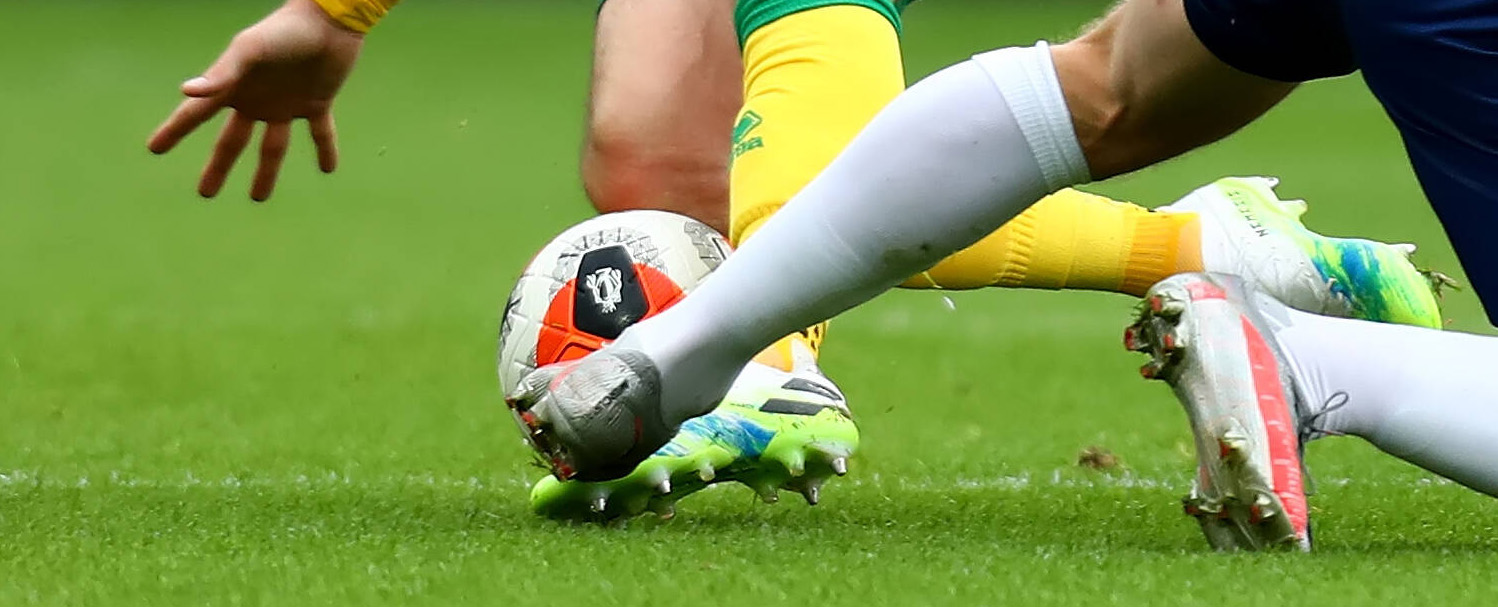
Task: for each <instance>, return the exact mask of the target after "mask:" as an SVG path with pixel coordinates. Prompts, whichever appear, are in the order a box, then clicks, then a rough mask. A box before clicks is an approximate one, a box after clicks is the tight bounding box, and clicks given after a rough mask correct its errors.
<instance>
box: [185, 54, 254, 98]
mask: <svg viewBox="0 0 1498 607" xmlns="http://www.w3.org/2000/svg"><path fill="white" fill-rule="evenodd" d="M240 71H241V70H240V58H239V56H238V53H236V52H235V50H234V49H233V48H230V49H229V50H227V51H224V54H223V56H221V57H219V58H218V61H216V62H214V64H213V65H212V66H210V67H209V68H208V71H206V72H203V75H201V76H198V77H196V78H192V79H190V80H188V81H187V82H183V83H182V94H183V95H187V96H188V97H199V98H201V97H214V96H217V95H218V94H220V93H223V92H224V91H227V90H229V89H230V88H232V87H233V86H234V84H235V83H237V82H238V81H239V74H240Z"/></svg>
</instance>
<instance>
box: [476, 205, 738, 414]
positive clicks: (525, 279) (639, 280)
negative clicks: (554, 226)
mask: <svg viewBox="0 0 1498 607" xmlns="http://www.w3.org/2000/svg"><path fill="white" fill-rule="evenodd" d="M728 251H729V247H728V242H727V241H726V240H724V239H723V236H722V235H720V234H718V232H717V231H716V230H714V229H712V228H711V227H708V225H707V224H704V223H702V222H700V221H697V220H695V219H692V218H689V217H685V216H682V215H677V214H675V213H667V212H664V211H624V212H620V213H610V214H607V215H600V216H598V217H594V218H592V219H589V220H587V221H584V222H582V223H580V224H577V225H575V226H573V227H572V228H570V229H568V230H567V231H565V232H562V234H561V235H560V236H557V237H556V238H554V239H552V241H551V242H550V243H548V244H547V245H546V246H545V247H544V248H542V249H541V252H540V253H537V254H536V257H535V258H534V259H532V260H531V263H530V265H529V266H527V267H526V268H525V272H524V273H523V274H521V276H520V280H519V282H517V283H516V284H515V289H514V290H513V291H511V292H510V298H509V300H508V301H507V302H506V303H505V309H504V317H503V320H502V323H501V325H500V332H499V381H500V385H501V386H502V387H503V389H504V393H505V394H509V393H510V392H512V391H513V390H514V389H515V386H516V385H518V384H519V383H520V379H521V378H523V377H525V376H526V374H528V373H530V372H531V371H533V370H535V369H536V367H539V366H545V365H549V364H552V363H557V362H561V361H564V360H573V359H576V358H581V357H582V356H584V355H586V354H587V353H589V352H592V351H594V350H597V349H599V348H601V347H603V346H604V345H605V344H607V343H609V342H610V341H612V340H613V339H615V338H617V337H619V334H620V333H622V332H623V331H624V329H625V328H627V327H629V326H630V325H632V324H634V323H636V322H639V321H640V320H641V319H644V318H648V317H650V316H654V315H655V314H657V313H659V312H660V311H661V310H664V309H666V308H668V307H670V306H671V305H672V304H674V303H676V302H677V301H678V300H680V299H681V298H682V297H683V296H684V295H686V293H688V292H690V291H691V290H692V289H693V288H696V286H697V285H698V284H699V283H701V282H702V279H703V278H706V277H707V275H708V273H710V272H712V271H713V270H714V269H716V268H717V267H718V264H720V263H722V262H723V259H724V257H726V256H727V255H728Z"/></svg>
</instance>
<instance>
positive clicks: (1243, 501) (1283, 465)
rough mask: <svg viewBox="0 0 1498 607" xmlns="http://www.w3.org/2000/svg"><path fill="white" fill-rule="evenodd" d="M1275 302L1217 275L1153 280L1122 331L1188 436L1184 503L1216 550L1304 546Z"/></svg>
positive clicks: (1296, 447)
mask: <svg viewBox="0 0 1498 607" xmlns="http://www.w3.org/2000/svg"><path fill="white" fill-rule="evenodd" d="M1284 310H1285V306H1284V304H1281V303H1280V302H1278V301H1276V300H1275V299H1274V298H1272V297H1270V296H1268V295H1265V294H1263V293H1261V292H1257V291H1254V290H1253V289H1251V288H1249V287H1248V286H1247V284H1246V283H1245V281H1244V280H1243V279H1241V278H1239V277H1236V276H1230V275H1224V274H1179V275H1176V276H1172V277H1170V278H1167V279H1165V280H1163V281H1161V282H1160V283H1158V284H1156V285H1155V286H1154V287H1152V288H1151V289H1150V291H1149V294H1148V295H1147V296H1146V298H1145V300H1144V304H1143V305H1142V306H1141V312H1140V315H1139V320H1138V322H1136V323H1135V324H1133V325H1132V326H1130V327H1129V328H1128V329H1126V330H1125V332H1124V342H1125V345H1126V346H1127V347H1128V348H1129V349H1130V350H1135V351H1139V352H1144V353H1147V354H1149V355H1150V356H1151V360H1150V362H1149V363H1147V364H1145V365H1144V367H1142V368H1141V369H1140V373H1141V374H1142V375H1144V377H1146V378H1150V379H1160V380H1164V381H1165V382H1166V383H1168V384H1170V386H1171V388H1173V389H1174V390H1175V393H1176V397H1177V398H1178V399H1179V400H1180V402H1181V405H1182V406H1183V407H1184V408H1185V409H1186V416H1187V417H1188V418H1189V419H1190V422H1191V431H1192V434H1194V435H1195V437H1196V453H1197V478H1196V481H1195V483H1194V487H1193V488H1192V490H1191V494H1190V495H1188V496H1187V497H1186V498H1185V500H1184V505H1185V510H1186V513H1187V514H1189V515H1191V516H1194V517H1196V519H1197V521H1198V522H1200V524H1201V528H1202V532H1203V533H1204V534H1205V535H1206V537H1207V542H1208V543H1210V544H1211V545H1212V547H1213V548H1216V549H1218V550H1227V551H1233V550H1265V549H1276V548H1278V549H1292V550H1302V551H1309V550H1310V549H1311V528H1310V520H1309V512H1308V509H1307V505H1306V489H1305V480H1304V467H1303V466H1302V463H1301V443H1302V439H1306V440H1309V437H1308V436H1305V435H1303V434H1302V427H1303V425H1304V424H1303V423H1302V420H1304V419H1306V415H1307V414H1306V413H1305V411H1306V409H1305V407H1304V406H1303V405H1304V404H1303V403H1302V397H1301V395H1300V394H1299V393H1298V391H1297V389H1296V383H1295V378H1294V370H1293V368H1292V365H1291V364H1290V362H1289V360H1288V359H1287V358H1286V356H1285V354H1284V352H1282V351H1281V350H1280V347H1279V345H1278V344H1277V343H1276V341H1275V338H1274V330H1275V327H1277V326H1282V325H1283V323H1282V322H1281V323H1279V324H1276V321H1275V320H1274V318H1276V317H1280V318H1282V317H1283V316H1284Z"/></svg>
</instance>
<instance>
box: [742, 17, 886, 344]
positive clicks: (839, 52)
mask: <svg viewBox="0 0 1498 607" xmlns="http://www.w3.org/2000/svg"><path fill="white" fill-rule="evenodd" d="M904 88H905V68H904V63H903V62H902V60H901V58H900V41H899V36H898V34H897V33H896V31H895V27H894V25H893V24H892V23H891V22H890V20H889V18H888V17H886V16H885V15H882V14H880V13H879V12H876V11H874V10H871V9H870V8H868V7H866V6H859V5H834V6H823V7H818V8H811V9H808V10H804V11H801V12H796V13H792V14H789V15H786V16H783V17H780V18H779V19H776V20H775V21H773V22H771V23H768V24H766V25H763V26H761V27H759V28H757V29H755V30H754V31H753V32H752V33H750V34H749V36H748V38H746V39H745V42H744V108H743V110H742V111H741V112H740V113H739V120H738V122H737V124H736V125H735V127H734V133H733V142H734V145H733V169H732V172H731V174H730V190H729V192H730V194H729V200H730V203H729V205H730V206H729V218H730V231H729V239H730V240H731V241H732V242H733V243H734V244H735V245H737V244H738V243H740V242H743V240H744V239H745V238H747V237H748V236H749V235H751V234H753V233H754V231H755V230H756V229H758V228H759V226H760V225H761V224H762V223H763V222H764V220H765V219H768V218H769V217H770V215H772V214H774V213H775V211H776V210H778V209H779V208H780V207H781V206H782V205H784V204H785V202H786V201H787V200H789V199H790V197H791V196H792V195H794V194H795V193H796V192H797V191H799V190H800V189H801V188H802V187H804V186H805V185H806V184H807V183H809V182H810V181H811V179H812V178H813V177H815V176H816V175H817V173H820V172H822V169H823V168H825V167H826V166H827V164H828V163H830V162H832V159H833V158H834V157H836V156H837V154H838V152H841V151H842V149H843V147H844V146H846V145H848V142H849V141H852V140H853V136H854V135H857V134H858V132H859V131H861V130H863V127H864V125H865V124H868V122H869V120H871V119H873V117H874V115H875V114H877V113H878V112H879V110H880V109H882V108H883V107H884V106H885V104H887V103H889V101H890V100H892V99H894V98H895V96H896V95H899V94H900V91H901V90H903V89H904ZM825 332H826V323H823V324H820V325H817V326H815V327H811V328H809V329H807V330H806V331H803V332H801V333H798V334H794V335H791V336H788V337H787V338H786V339H784V340H781V342H780V343H777V344H776V345H774V346H771V347H770V348H769V349H767V350H765V352H764V353H761V355H760V357H759V358H757V359H756V360H759V361H760V362H762V363H765V364H770V365H773V366H776V367H779V368H782V369H789V368H790V365H791V360H792V354H793V353H794V351H795V346H794V345H793V342H797V341H799V342H801V343H804V344H806V345H807V346H808V347H809V349H810V350H811V351H812V353H813V354H815V353H816V351H817V350H818V349H819V348H820V347H821V342H822V336H823V335H824V334H825Z"/></svg>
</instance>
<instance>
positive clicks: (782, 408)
mask: <svg viewBox="0 0 1498 607" xmlns="http://www.w3.org/2000/svg"><path fill="white" fill-rule="evenodd" d="M797 345H799V344H797ZM798 354H799V355H798V356H795V361H794V363H793V364H791V365H789V366H790V368H791V370H790V371H784V370H781V369H779V368H777V367H775V366H771V365H767V364H762V363H761V362H751V363H749V365H748V366H747V367H745V368H744V370H743V371H742V372H741V373H740V374H739V377H738V379H736V380H735V381H734V384H733V387H732V388H730V389H729V391H728V394H727V395H726V396H724V398H723V402H722V403H720V404H719V405H718V408H717V409H714V410H713V411H712V412H711V413H709V414H707V415H704V416H702V417H697V418H694V419H690V420H687V421H686V422H685V423H683V424H682V426H681V429H680V430H679V431H678V432H677V434H676V436H675V438H673V439H671V442H669V443H667V444H666V446H664V447H661V448H660V449H659V450H658V451H656V452H655V454H653V455H651V456H650V458H649V459H646V460H645V461H644V462H643V463H641V464H640V465H639V466H637V467H636V468H635V469H634V471H633V472H631V473H630V474H629V475H627V476H625V477H623V478H619V479H615V480H611V481H604V482H583V481H559V480H557V479H556V478H555V477H553V476H550V475H548V476H546V477H545V478H542V479H541V480H540V481H538V482H537V483H536V485H535V486H534V487H532V488H531V510H532V511H534V512H535V513H536V514H539V515H542V516H546V517H549V518H555V519H568V520H584V521H600V522H601V521H609V520H616V519H623V518H630V517H634V516H637V515H640V514H643V513H646V512H653V513H655V514H657V515H660V516H662V517H667V518H669V517H671V516H674V515H675V505H676V502H677V501H678V500H680V499H681V498H683V497H686V496H688V495H691V494H693V493H696V492H697V491H701V490H702V489H704V488H706V487H707V486H708V485H711V484H714V483H720V482H724V481H736V482H739V483H743V484H744V485H747V486H749V487H750V488H751V489H753V490H754V491H755V492H756V493H757V494H759V496H760V498H761V499H763V500H764V501H765V502H768V503H774V502H776V501H778V500H779V496H780V491H781V490H782V489H784V490H788V491H794V492H797V493H800V494H801V495H802V496H803V497H805V498H806V501H807V503H809V504H812V505H815V504H816V503H817V502H818V501H820V500H821V488H822V485H823V483H825V482H826V481H827V479H829V478H831V477H833V476H842V475H844V474H847V472H848V459H849V458H850V457H852V455H853V454H854V452H855V451H856V450H857V449H858V428H857V426H855V425H854V423H853V417H852V415H851V413H850V412H849V410H848V407H847V404H846V401H845V399H844V397H843V394H842V392H841V391H840V390H838V388H837V386H836V385H834V384H833V383H832V381H831V380H829V379H827V377H826V376H824V375H822V372H821V371H820V370H819V369H818V368H817V366H816V364H815V361H814V358H813V357H812V356H811V355H810V351H809V350H804V351H802V352H800V353H798Z"/></svg>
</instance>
